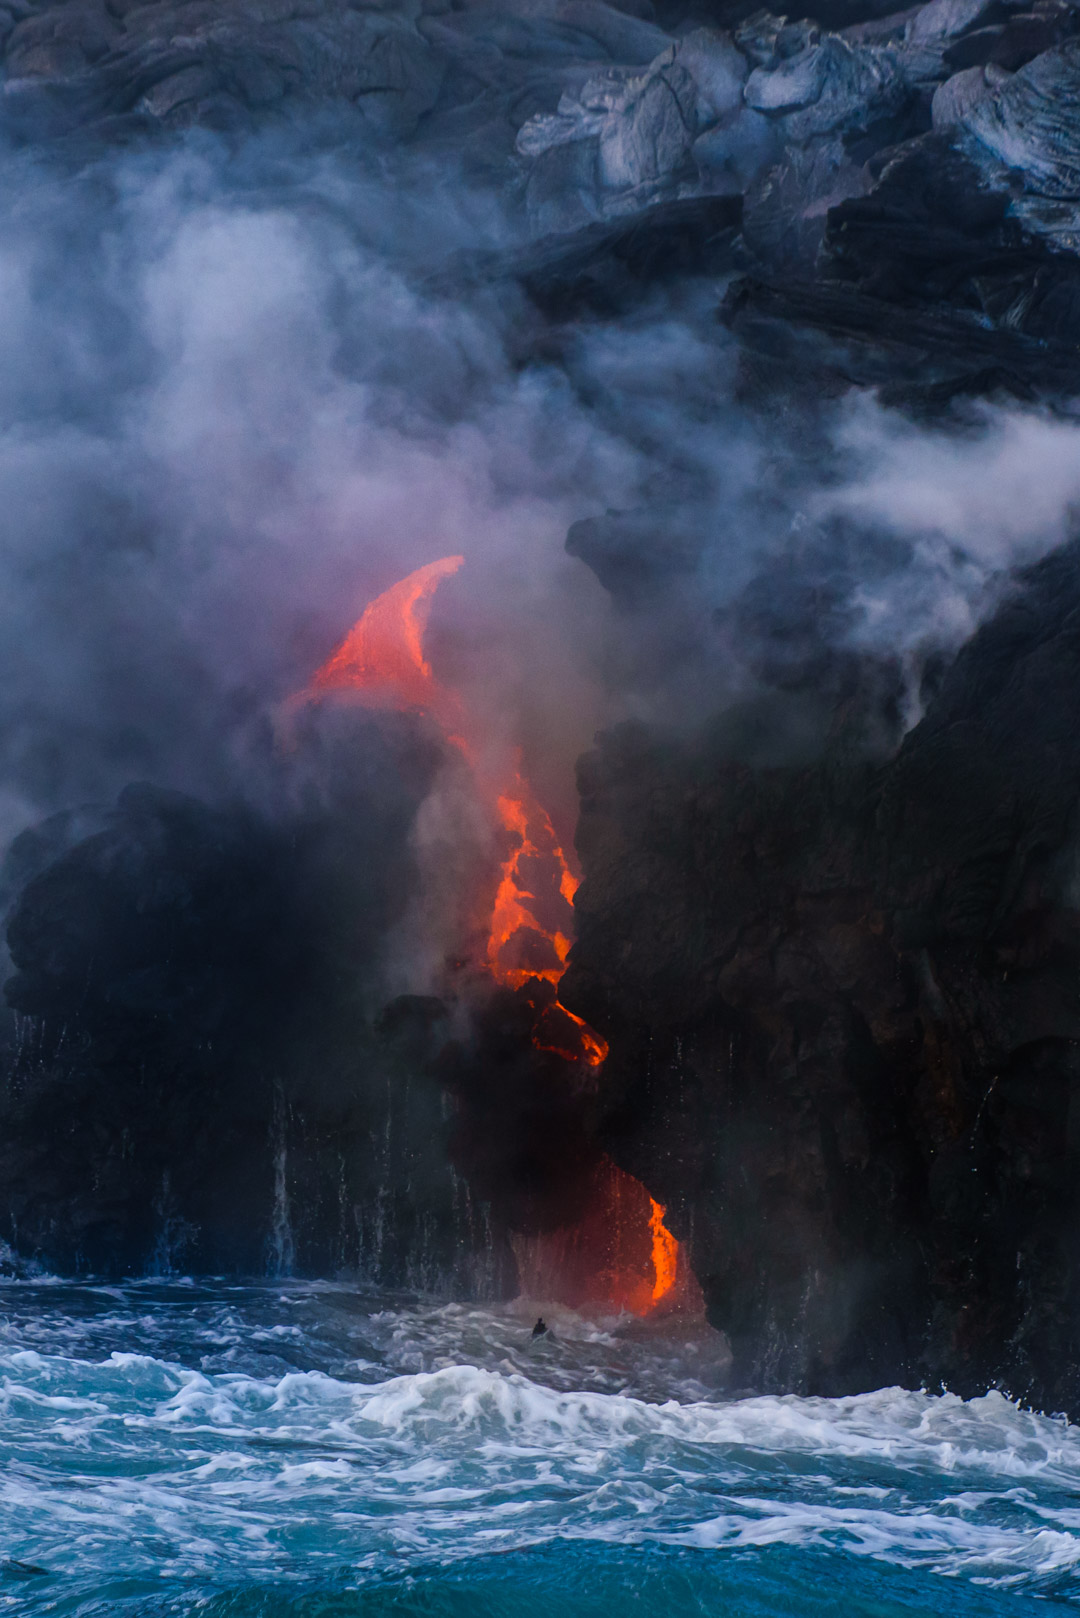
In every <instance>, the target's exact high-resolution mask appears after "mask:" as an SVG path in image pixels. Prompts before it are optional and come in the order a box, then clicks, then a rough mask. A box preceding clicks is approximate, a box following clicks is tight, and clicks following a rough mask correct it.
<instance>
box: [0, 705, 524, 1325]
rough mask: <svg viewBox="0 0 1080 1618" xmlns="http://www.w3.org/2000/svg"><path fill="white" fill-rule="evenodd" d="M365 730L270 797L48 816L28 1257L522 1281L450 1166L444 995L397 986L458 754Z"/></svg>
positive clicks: (23, 1086) (29, 999) (17, 1167)
mask: <svg viewBox="0 0 1080 1618" xmlns="http://www.w3.org/2000/svg"><path fill="white" fill-rule="evenodd" d="M345 728H346V732H347V733H346V734H345V736H344V737H338V738H337V739H338V741H341V740H344V741H346V742H348V743H349V744H350V745H349V746H348V748H347V750H346V752H345V754H344V756H340V754H339V756H338V758H337V763H336V766H335V767H334V768H333V769H332V770H331V771H330V772H329V777H328V778H329V779H330V781H331V787H330V789H329V790H326V789H324V790H322V791H321V792H317V791H316V790H315V789H316V785H317V782H318V779H319V771H316V772H315V774H314V776H312V775H310V774H309V775H308V776H307V778H306V780H305V781H304V784H303V790H302V791H301V792H300V793H299V795H298V801H291V807H289V806H288V804H287V805H286V806H285V807H282V806H281V805H279V806H278V807H277V809H276V811H275V812H274V813H272V814H270V813H267V812H265V811H255V810H253V809H251V808H248V807H244V806H242V805H240V806H233V807H215V808H212V807H210V806H208V805H206V804H203V803H200V802H198V801H197V800H195V799H193V798H190V797H187V796H184V795H182V794H178V793H171V792H165V791H162V790H160V789H158V788H154V787H149V786H138V787H131V788H128V789H127V790H126V791H125V792H124V793H122V794H121V797H120V800H119V802H118V803H117V805H116V807H115V809H113V810H112V811H106V812H103V813H102V814H101V815H100V816H99V820H100V822H101V823H102V824H101V829H100V830H97V831H95V832H93V833H92V835H90V836H88V837H86V836H84V837H83V838H82V839H81V840H79V841H75V842H74V843H73V846H70V847H68V848H67V849H66V850H63V849H62V850H61V851H60V852H59V853H57V852H56V851H55V843H56V840H57V837H58V836H59V835H60V832H61V831H62V829H63V828H56V827H53V826H51V825H47V826H46V827H45V828H44V831H43V833H42V834H40V835H39V834H37V833H33V832H32V833H27V834H25V835H24V838H23V839H22V840H21V845H20V844H17V845H16V847H15V849H14V851H13V858H12V860H10V861H9V867H10V868H11V871H12V874H13V875H12V879H13V881H14V882H15V884H16V886H17V889H18V893H17V897H16V899H15V902H14V904H13V907H12V909H11V913H10V919H9V922H8V929H7V935H8V945H9V948H10V952H11V956H12V960H13V963H14V967H15V972H14V975H13V976H12V977H11V978H10V979H9V981H8V983H7V985H6V994H7V999H8V1001H9V1003H10V1004H11V1006H12V1007H13V1008H14V1009H15V1011H16V1012H17V1013H18V1016H19V1030H20V1037H19V1042H18V1045H17V1047H16V1049H15V1050H14V1051H11V1052H8V1053H5V1062H4V1082H3V1086H2V1087H0V1232H2V1239H3V1240H6V1241H8V1242H10V1244H11V1246H12V1247H13V1248H16V1249H17V1250H18V1251H19V1252H20V1254H21V1255H22V1256H23V1257H24V1258H36V1259H38V1260H39V1261H40V1262H42V1263H43V1264H45V1265H46V1266H48V1267H50V1268H53V1269H56V1270H59V1271H63V1272H66V1273H72V1272H79V1271H91V1272H94V1273H106V1274H132V1273H136V1274H138V1273H143V1272H145V1271H148V1270H150V1271H161V1270H162V1269H166V1270H167V1269H170V1268H171V1269H175V1268H185V1269H192V1270H195V1271H202V1272H206V1271H216V1272H221V1271H229V1272H234V1273H235V1272H240V1273H265V1271H266V1270H267V1269H268V1268H269V1269H271V1270H273V1269H275V1268H277V1269H281V1270H296V1271H298V1272H301V1273H308V1274H311V1273H315V1274H333V1273H335V1272H337V1271H339V1270H342V1269H347V1270H350V1271H352V1272H356V1271H361V1272H362V1273H364V1274H366V1275H368V1276H369V1277H370V1278H372V1279H377V1280H380V1281H382V1282H384V1283H389V1284H398V1285H401V1284H407V1285H423V1286H427V1287H435V1286H440V1285H448V1284H451V1283H452V1284H454V1285H455V1286H456V1287H457V1288H458V1289H459V1290H464V1291H477V1290H478V1291H480V1292H481V1293H484V1292H486V1293H488V1294H490V1293H492V1292H498V1291H499V1290H500V1289H501V1288H503V1287H505V1285H506V1284H507V1276H508V1275H512V1273H513V1270H512V1264H510V1261H509V1260H508V1258H507V1256H506V1254H505V1253H502V1252H501V1251H499V1250H497V1247H496V1246H494V1245H492V1239H491V1237H490V1235H489V1234H488V1233H487V1232H486V1230H485V1228H484V1226H483V1221H482V1219H480V1217H479V1213H478V1212H477V1211H476V1210H474V1209H473V1208H472V1207H471V1206H470V1204H469V1196H468V1192H467V1190H465V1189H463V1188H462V1187H461V1186H460V1185H459V1184H458V1182H457V1181H456V1180H455V1177H454V1173H453V1171H452V1169H451V1167H450V1160H449V1156H448V1142H447V1130H446V1124H445V1118H444V1110H443V1101H442V1091H441V1089H440V1085H439V1082H438V1079H437V1076H436V1072H435V1064H436V1062H437V1060H438V1059H439V1057H440V1054H441V1052H442V1050H443V1047H444V1046H445V1044H446V1039H447V1010H446V1008H445V1006H443V1005H442V1003H441V1002H439V1001H437V1000H427V999H418V998H416V997H412V998H407V999H403V1000H402V999H399V1000H396V1001H394V1002H392V1003H391V1004H390V1005H389V1006H384V1005H382V1003H381V997H380V991H379V965H380V961H381V956H382V952H383V950H384V949H385V940H386V935H387V931H388V929H389V928H390V927H391V926H392V925H393V924H394V923H395V922H396V921H398V920H399V919H400V917H401V915H402V913H403V910H404V908H405V906H406V904H407V902H408V899H409V896H410V894H411V893H412V891H413V890H414V886H415V881H416V875H415V872H414V870H413V867H412V856H411V853H410V850H409V843H408V834H409V827H410V825H411V822H412V816H413V814H414V813H415V810H416V808H417V806H418V804H419V802H420V801H421V800H422V798H423V796H424V795H425V794H426V792H427V791H428V789H429V788H430V785H431V782H432V779H433V776H434V772H435V770H436V769H437V768H438V766H439V761H440V754H439V750H438V748H437V747H436V746H435V745H434V744H433V743H432V742H431V741H430V739H428V738H427V737H426V736H424V735H423V733H418V732H417V731H416V729H415V727H413V726H412V725H411V724H409V723H407V722H405V721H401V722H398V721H396V720H395V719H394V718H393V717H392V716H389V717H388V716H383V717H382V718H381V719H378V720H370V721H367V722H363V723H361V724H360V727H359V729H358V728H357V722H356V720H355V718H354V719H353V720H352V721H351V722H350V724H349V725H348V726H347V727H345ZM331 739H333V737H332V738H331ZM308 742H309V752H310V742H311V739H310V738H308ZM307 762H308V763H309V764H310V759H308V761H307ZM303 764H304V760H303V759H299V760H296V761H290V767H291V768H292V769H294V770H299V771H300V772H301V777H303ZM322 768H323V766H322V765H320V770H321V769H322ZM85 818H86V817H84V819H85ZM35 871H36V874H32V873H34V872H35ZM20 875H21V876H22V877H24V878H28V879H26V880H23V881H21V882H20V881H19V877H20ZM500 1266H501V1268H500Z"/></svg>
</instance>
